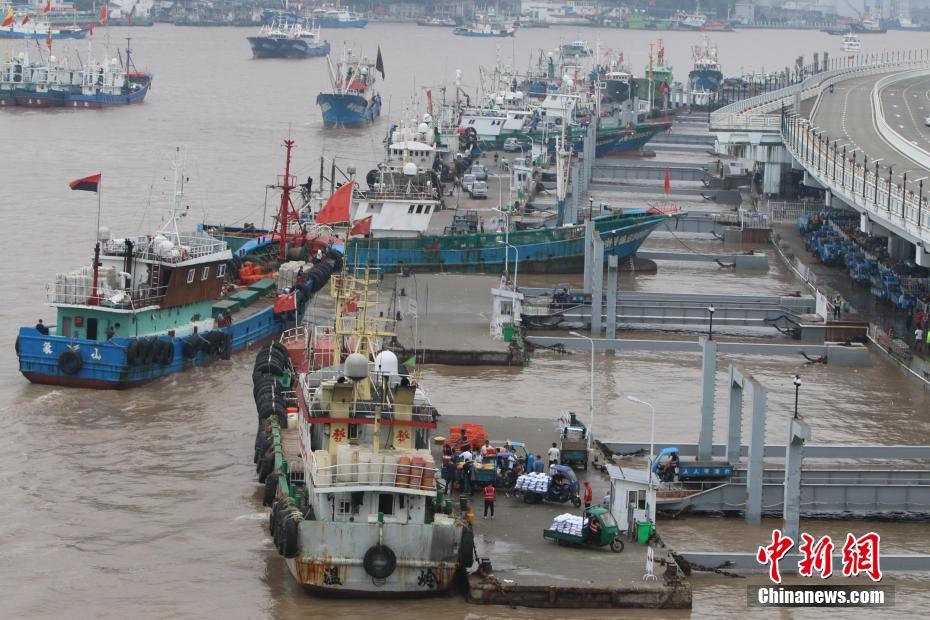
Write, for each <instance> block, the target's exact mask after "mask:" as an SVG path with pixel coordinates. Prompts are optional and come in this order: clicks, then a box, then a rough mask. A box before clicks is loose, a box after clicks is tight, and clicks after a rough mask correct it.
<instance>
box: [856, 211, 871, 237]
mask: <svg viewBox="0 0 930 620" xmlns="http://www.w3.org/2000/svg"><path fill="white" fill-rule="evenodd" d="M859 230H861V231H862V232H864V233H865V234H867V235H871V234H872V220H870V219H869V215H868V213H860V214H859Z"/></svg>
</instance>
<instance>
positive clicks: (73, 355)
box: [58, 349, 84, 375]
mask: <svg viewBox="0 0 930 620" xmlns="http://www.w3.org/2000/svg"><path fill="white" fill-rule="evenodd" d="M83 365H84V360H82V359H81V354H80V353H78V352H77V351H75V350H74V349H67V350H66V351H62V352H61V355H59V356H58V368H59V369H60V370H61V372H63V373H65V374H66V375H76V374H78V373H79V372H81V367H82V366H83Z"/></svg>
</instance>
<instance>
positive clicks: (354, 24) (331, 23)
mask: <svg viewBox="0 0 930 620" xmlns="http://www.w3.org/2000/svg"><path fill="white" fill-rule="evenodd" d="M317 23H318V24H320V28H364V27H365V26H367V25H368V18H367V17H358V18H355V19H341V20H340V19H321V20H318V21H317Z"/></svg>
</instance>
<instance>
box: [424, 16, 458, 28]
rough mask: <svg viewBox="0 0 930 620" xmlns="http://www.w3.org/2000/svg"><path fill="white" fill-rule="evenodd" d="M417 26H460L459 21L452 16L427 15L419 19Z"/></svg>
mask: <svg viewBox="0 0 930 620" xmlns="http://www.w3.org/2000/svg"><path fill="white" fill-rule="evenodd" d="M417 26H437V27H441V28H454V27H456V26H458V22H456V21H455V20H454V19H452V18H451V17H427V18H426V19H418V20H417Z"/></svg>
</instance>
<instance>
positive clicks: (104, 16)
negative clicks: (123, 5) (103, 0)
mask: <svg viewBox="0 0 930 620" xmlns="http://www.w3.org/2000/svg"><path fill="white" fill-rule="evenodd" d="M105 23H107V5H105V4H104V5H103V6H102V7H100V25H101V26H102V25H104V24H105Z"/></svg>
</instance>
